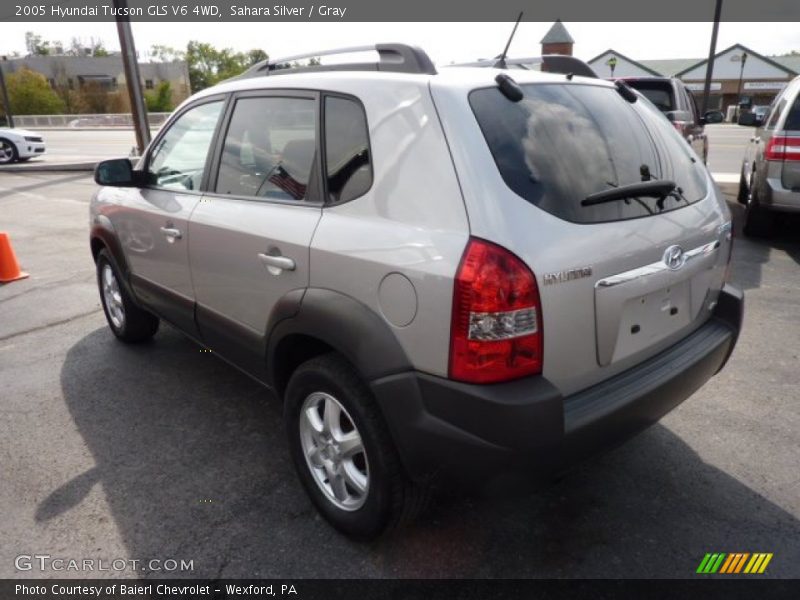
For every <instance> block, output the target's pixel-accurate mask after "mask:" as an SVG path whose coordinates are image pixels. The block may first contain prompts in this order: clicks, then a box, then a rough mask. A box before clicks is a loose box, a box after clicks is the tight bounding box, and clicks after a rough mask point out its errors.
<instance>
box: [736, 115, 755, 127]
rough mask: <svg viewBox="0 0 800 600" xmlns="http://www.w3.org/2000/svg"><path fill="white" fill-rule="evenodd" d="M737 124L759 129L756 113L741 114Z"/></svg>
mask: <svg viewBox="0 0 800 600" xmlns="http://www.w3.org/2000/svg"><path fill="white" fill-rule="evenodd" d="M736 122H737V123H738V124H739V125H744V126H745V127H758V118H757V117H756V114H755V113H751V112H741V113H739V119H738V120H737V121H736Z"/></svg>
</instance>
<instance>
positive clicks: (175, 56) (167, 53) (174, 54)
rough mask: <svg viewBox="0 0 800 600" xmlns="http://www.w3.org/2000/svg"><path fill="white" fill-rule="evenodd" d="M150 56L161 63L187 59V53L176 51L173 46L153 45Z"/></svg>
mask: <svg viewBox="0 0 800 600" xmlns="http://www.w3.org/2000/svg"><path fill="white" fill-rule="evenodd" d="M150 56H153V57H155V58H157V59H158V60H159V61H161V62H172V61H173V60H183V59H184V58H185V57H186V52H184V51H182V50H176V49H175V48H173V47H172V46H165V45H163V44H153V45H152V46H150Z"/></svg>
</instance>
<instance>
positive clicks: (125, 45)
mask: <svg viewBox="0 0 800 600" xmlns="http://www.w3.org/2000/svg"><path fill="white" fill-rule="evenodd" d="M114 7H115V8H116V9H117V17H116V21H117V33H118V34H119V47H120V49H121V50H122V64H123V66H124V68H125V81H126V83H127V88H128V98H129V99H130V101H131V116H132V117H133V129H134V131H135V132H136V146H137V148H138V149H139V154H141V153H142V152H144V149H145V148H146V147H147V144H149V143H150V124H149V123H148V122H147V107H146V106H145V103H144V94H143V92H142V80H141V77H140V76H139V61H138V60H137V58H136V46H135V45H134V43H133V33H132V32H131V21H130V17H128V16H119V15H120V13H127V10H126V9H127V8H128V1H127V0H114Z"/></svg>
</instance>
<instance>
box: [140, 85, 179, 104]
mask: <svg viewBox="0 0 800 600" xmlns="http://www.w3.org/2000/svg"><path fill="white" fill-rule="evenodd" d="M144 101H145V103H146V104H147V110H148V111H149V112H171V111H172V109H173V108H174V106H173V105H172V87H171V86H170V85H169V81H162V82H161V83H159V84H158V85H157V86H156V89H154V90H148V91H146V92H145V93H144Z"/></svg>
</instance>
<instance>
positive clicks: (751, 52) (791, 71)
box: [675, 44, 797, 77]
mask: <svg viewBox="0 0 800 600" xmlns="http://www.w3.org/2000/svg"><path fill="white" fill-rule="evenodd" d="M735 48H738V49H740V50H743V51H745V52H747V53H748V54H749V55H750V56H756V57H758V58H760V59H761V60H763V61H764V62H766V63H768V64H770V65H772V66H773V67H776V68H778V69H781V70H782V71H785V72H786V73H787V74H788V75H797V71H796V70H794V69H790V68H789V67H787V66H785V65H783V64H781V63H779V62H776V61H775V60H774V59H772V58H769V57H766V56H764V55H763V54H759V53H758V52H756V51H755V50H751V49H750V48H748V47H747V46H742V45H741V44H734V45H733V46H728V47H727V48H725V49H724V50H720V51H719V52H717V53H716V54H715V55H714V60H715V61H716V60H717V58H719V57H720V56H722V55H723V54H726V53H727V52H730V51H731V50H733V49H735ZM784 58H786V57H784ZM706 63H708V59H707V58H704V59H703V60H701V61H699V62H698V63H696V64H693V65H689V66H688V67H686V68H685V69H681V70H680V71H678V72H677V73H675V76H676V77H680V76H681V75H683V74H684V73H686V72H688V71H691V70H692V69H695V68H697V67H699V66H701V65H705V64H706Z"/></svg>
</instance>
